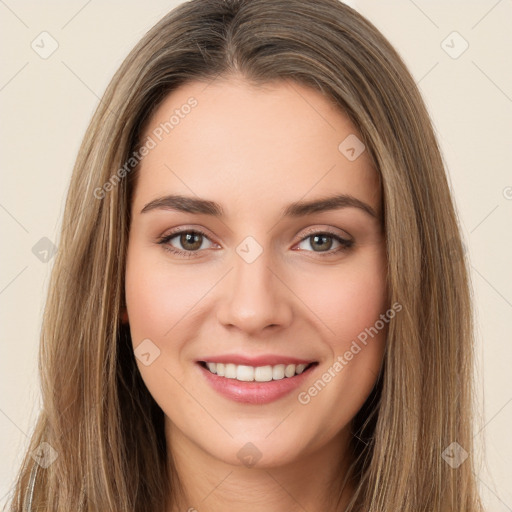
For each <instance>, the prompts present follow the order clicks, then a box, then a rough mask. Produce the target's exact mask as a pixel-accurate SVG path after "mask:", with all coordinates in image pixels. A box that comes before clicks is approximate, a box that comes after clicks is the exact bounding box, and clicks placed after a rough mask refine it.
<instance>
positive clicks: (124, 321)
mask: <svg viewBox="0 0 512 512" xmlns="http://www.w3.org/2000/svg"><path fill="white" fill-rule="evenodd" d="M128 320H129V319H128V311H127V310H126V308H122V309H121V323H122V324H127V323H128Z"/></svg>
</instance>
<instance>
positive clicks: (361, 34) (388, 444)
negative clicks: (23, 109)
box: [11, 0, 481, 512]
mask: <svg viewBox="0 0 512 512" xmlns="http://www.w3.org/2000/svg"><path fill="white" fill-rule="evenodd" d="M232 75H233V76H240V77H243V78H244V79H245V80H247V81H249V82H252V83H254V84H256V85H258V84H260V85H261V84H264V83H267V82H271V81H276V80H290V81H295V82H297V83H300V84H304V85H307V86H310V87H311V88H313V89H315V90H317V91H320V92H321V93H322V94H324V95H325V97H326V98H327V99H329V100H330V101H332V103H333V104H334V105H336V106H337V107H338V108H339V109H340V112H343V113H344V114H345V115H348V116H349V117H350V119H351V120H352V121H353V122H354V123H355V125H356V126H357V127H358V129H359V132H360V135H361V137H362V138H363V140H364V144H365V145H366V148H367V150H368V152H369V154H370V157H371V159H372V161H373V164H374V166H375V168H376V169H377V170H378V172H379V174H380V178H381V183H382V193H383V205H384V228H385V233H386V240H387V258H388V286H389V290H390V292H389V293H390V301H391V303H395V302H398V303H400V304H401V305H402V307H403V310H402V311H401V313H400V315H397V316H396V317H395V318H394V319H393V320H392V321H391V322H390V325H389V331H388V338H387V348H386V353H385V359H384V365H383V371H382V373H381V375H380V378H379V380H378V382H377V385H376V386H375V389H374V392H373V393H372V395H371V396H370V398H369V399H368V401H367V403H366V404H365V405H364V406H363V408H362V409H361V411H360V413H359V414H358V415H357V417H356V418H355V419H354V428H353V430H354V438H353V445H352V447H353V452H354V455H355V460H356V464H355V465H354V466H353V470H354V478H355V481H356V488H355V494H354V497H353V500H352V502H351V504H350V506H349V509H350V510H351V511H365V512H377V511H379V512H383V511H393V512H398V511H401V512H418V511H420V510H428V511H429V512H434V511H458V512H477V511H480V510H481V505H480V500H479V498H478V494H477V490H476V484H475V477H474V474H473V468H474V464H473V460H472V452H473V450H472V410H473V405H472V404H473V392H472V364H473V362H472V361H473V359H472V358H473V355H472V354H473V326H472V311H471V301H470V286H469V282H468V270H467V263H466V261H465V255H464V251H463V247H462V244H461V238H460V234H459V227H458V221H457V217H456V212H455V208H454V204H453V201H452V198H451V195H450V190H449V186H448V183H447V178H446V173H445V169H444V164H443V161H442V157H441V155H440V151H439V148H438V144H437V142H436V138H435V135H434V132H433V129H432V125H431V121H430V119H429V115H428V113H427V110H426V108H425V105H424V103H423V100H422V98H421V96H420V93H419V91H418V88H417V87H416V84H415V82H414V79H413V78H412V77H411V75H410V73H409V72H408V70H407V69H406V66H405V65H404V63H403V61H402V60H401V58H400V57H399V55H398V54H397V52H396V51H395V50H394V49H393V48H392V46H391V45H390V44H389V42H388V41H387V40H386V39H385V38H384V36H383V35H382V34H381V33H380V32H379V31H378V30H377V29H376V28H375V27H374V26H373V25H372V24H371V23H370V22H369V21H367V20H366V19H365V18H363V17H362V16H361V15H359V14H358V13H357V12H356V11H354V10H353V9H351V8H350V7H348V6H346V5H344V4H342V3H340V2H338V1H337V0H316V1H314V2H312V1H309V0H192V1H190V2H186V3H183V4H181V5H180V6H179V7H177V8H176V9H174V10H173V11H171V12H170V13H169V14H168V15H166V16H165V17H164V18H163V19H162V20H161V21H160V22H159V23H158V24H157V25H155V26H154V27H153V28H152V29H151V30H150V31H149V32H148V33H147V34H146V35H145V36H144V37H143V39H142V40H141V41H140V42H139V43H138V44H137V45H136V47H135V48H134V49H133V50H132V51H131V53H130V54H129V55H128V57H127V58H126V59H125V61H124V62H123V64H122V65H121V67H120V69H119V70H118V71H117V72H116V74H115V76H114V77H113V79H112V81H111V83H110V85H109V86H108V88H107V90H106V92H105V94H104V96H103V98H102V99H101V102H100V104H99V106H98V108H97V111H96V113H95V114H94V117H93V119H92V121H91V123H90V126H89V128H88V130H87V133H86V135H85V137H84V140H83V143H82V146H81V148H80V151H79V154H78V157H77V161H76V164H75V167H74V170H73V176H72V180H71V184H70V188H69V193H68V196H67V201H66V207H65V213H64V220H63V226H62V231H61V236H60V242H59V250H58V254H57V256H56V260H55V264H54V268H53V272H52V277H51V282H50V288H49V292H48V297H47V302H46V309H45V313H44V323H43V328H42V333H41V344H40V354H39V357H40V359H39V361H40V363H39V369H40V375H41V388H42V389H41V391H42V404H43V406H42V410H41V412H40V415H39V418H38V421H37V425H36V427H35V430H34V433H33V435H32V438H31V442H30V446H29V448H28V451H27V454H26V456H25V458H24V461H23V464H22V467H21V468H20V471H19V475H18V479H17V482H16V485H15V487H14V490H13V498H12V504H11V506H12V508H11V510H12V511H16V512H21V511H22V510H28V504H29V503H30V507H31V510H32V511H36V510H44V511H52V512H53V511H55V512H57V511H59V512H61V511H62V512H69V511H70V510H73V511H82V510H83V511H93V510H95V511H100V512H109V511H111V512H120V511H123V512H124V511H125V512H147V511H148V510H151V511H155V512H156V511H159V512H164V511H165V510H166V507H168V506H169V503H171V502H170V501H169V500H170V499H171V498H172V496H173V495H174V494H175V493H177V492H178V491H179V479H178V476H177V475H176V472H175V471H174V469H173V465H172V460H168V454H167V447H166V443H165V437H164V431H163V412H162V411H161V409H160V408H159V407H158V406H157V404H156V402H155V401H154V400H153V398H152V397H151V395H150V394H149V392H148V390H147V389H146V387H145V385H144V383H143V381H142V379H141V377H140V374H139V372H138V369H137V366H136V364H135V359H134V354H133V350H132V347H131V342H130V333H129V329H128V328H127V327H125V326H123V325H122V324H121V323H120V321H119V318H120V316H121V312H122V309H123V307H124V272H125V257H126V247H127V240H128V233H129V226H130V216H129V211H130V208H129V206H130V201H131V194H132V192H133V187H134V178H135V177H136V173H137V166H136V165H134V166H133V168H132V167H130V166H128V167H126V162H128V161H130V158H133V154H134V151H136V150H137V148H138V147H139V146H140V144H141V140H140V136H141V133H142V130H143V128H144V126H145V123H146V122H147V120H148V118H149V116H150V115H151V113H152V112H153V111H154V110H155V109H156V108H157V107H158V106H159V104H160V103H161V101H162V99H163V98H164V97H165V96H166V95H167V94H168V93H169V92H170V91H172V90H174V89H176V88H177V87H179V86H181V85H184V84H186V83H187V82H192V81H196V80H201V81H204V82H205V83H206V82H207V81H210V80H214V79H215V78H216V77H218V76H223V77H226V76H232ZM199 108H200V106H199ZM123 167H124V169H125V172H124V173H123V172H121V171H120V169H121V168H123ZM107 184H110V185H107ZM41 443H47V444H43V445H42V444H41ZM452 443H457V445H452ZM450 445H452V446H451V448H449V449H451V450H452V452H450V453H451V455H453V450H454V449H455V450H461V449H462V450H465V452H460V453H466V452H467V453H469V455H470V456H469V459H467V460H465V461H464V462H463V463H461V464H460V465H459V466H458V467H455V466H454V465H453V464H449V463H448V462H447V461H446V457H443V454H444V453H445V449H447V448H448V447H450ZM454 447H455V448H454ZM459 447H460V448H459ZM52 450H53V451H52ZM34 453H36V454H37V453H39V459H38V456H37V455H36V456H34ZM55 455H56V456H57V457H56V458H55ZM171 456H172V454H171ZM41 457H43V458H44V460H46V461H47V462H48V463H49V462H51V463H49V464H48V463H47V464H43V465H41V464H40V463H38V462H36V459H38V460H39V461H40V458H41ZM53 459H54V460H53ZM44 466H46V467H44Z"/></svg>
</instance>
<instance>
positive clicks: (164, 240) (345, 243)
mask: <svg viewBox="0 0 512 512" xmlns="http://www.w3.org/2000/svg"><path fill="white" fill-rule="evenodd" d="M183 233H188V234H190V233H193V234H197V235H202V236H204V237H205V238H207V239H208V240H209V237H208V235H207V234H206V233H205V232H204V231H201V230H200V229H184V230H181V231H175V232H173V233H170V234H168V235H165V236H163V237H161V238H159V239H158V242H157V243H158V244H160V245H162V246H163V248H164V250H166V251H169V252H170V253H172V254H175V255H177V256H183V257H185V258H193V257H195V256H196V254H197V253H198V252H200V251H181V250H180V249H176V248H175V247H172V246H171V245H168V243H169V242H170V241H171V240H172V239H173V238H175V237H176V236H178V235H182V234H183ZM314 235H327V236H328V237H331V238H334V239H335V240H336V241H337V242H339V243H340V244H341V247H338V248H337V249H334V250H333V249H331V250H329V251H325V252H315V251H306V252H315V254H318V255H319V256H320V257H321V258H324V257H328V256H332V255H334V254H337V253H338V252H341V251H346V250H348V249H350V248H351V247H352V246H353V245H354V242H353V240H346V239H345V238H342V237H340V236H339V235H337V234H336V233H333V232H332V231H329V230H326V231H315V230H312V231H308V232H307V233H306V236H304V237H303V238H302V239H301V240H300V241H299V244H300V243H302V242H303V241H304V240H307V239H308V238H311V237H312V236H314Z"/></svg>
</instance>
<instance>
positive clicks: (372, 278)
mask: <svg viewBox="0 0 512 512" xmlns="http://www.w3.org/2000/svg"><path fill="white" fill-rule="evenodd" d="M324 245H325V246H326V247H324ZM472 332H473V331H472V324H471V304H470V298H469V285H468V275H467V269H466V266H465V262H464V256H463V250H462V245H461V241H460V235H459V229H458V224H457V219H456V214H455V210H454V206H453V202H452V199H451V196H450V193H449V188H448V185H447V180H446V174H445V170H444V166H443V162H442V158H441V156H440V152H439V149H438V146H437V142H436V140H435V136H434V133H433V130H432V126H431V123H430V120H429V116H428V114H427V111H426V109H425V106H424V103H423V101H422V99H421V97H420V94H419V92H418V89H417V87H416V85H415V83H414V80H413V79H412V77H411V75H410V74H409V72H408V71H407V69H406V67H405V65H404V64H403V62H402V61H401V59H400V57H399V56H398V55H397V53H396V52H395V51H394V50H393V48H392V47H391V46H390V44H389V43H388V42H387V41H386V40H385V38H384V37H383V36H382V34H380V33H379V32H378V31H377V29H376V28H375V27H374V26H373V25H371V24H370V23H369V22H368V21H367V20H365V19H364V18H362V17H361V16H360V15H359V14H357V13H356V12H355V11H353V10H352V9H350V8H349V7H347V6H346V5H344V4H342V3H339V2H338V1H336V0H321V1H318V2H309V1H307V0H279V1H275V0H272V1H271V0H250V1H249V0H238V1H237V0H226V1H221V0H213V1H212V0H208V1H207V0H193V1H191V2H188V3H185V4H182V5H180V6H179V7H178V8H177V9H175V10H173V11H172V12H170V13H169V14H168V15H167V16H165V17H164V18H163V19H162V20H161V21H160V22H159V23H158V24H157V25H156V26H155V27H154V28H153V29H152V30H151V31H150V32H149V33H148V34H146V36H145V37H144V38H143V39H142V40H141V41H140V43H139V44H138V45H137V46H136V48H134V50H133V51H132V52H131V53H130V55H129V56H128V57H127V58H126V60H125V61H124V63H123V64H122V66H121V68H120V69H119V70H118V72H117V73H116V75H115V76H114V78H113V80H112V82H111V84H110V85H109V87H108V89H107V91H106V92H105V95H104V97H103V99H102V101H101V103H100V105H99V107H98V110H97V112H96V114H95V116H94V118H93V120H92V122H91V125H90V127H89V129H88V131H87V134H86V136H85V139H84V142H83V145H82V147H81V150H80V153H79V156H78V159H77V162H76V165H75V169H74V172H73V178H72V182H71V185H70V190H69V194H68V198H67V203H66V211H65V218H64V222H63V228H62V233H61V241H60V246H59V252H58V255H57V259H56V262H55V266H54V270H53V274H52V281H51V286H50V291H49V296H48V301H47V306H46V310H45V318H44V326H43V332H42V340H41V354H40V357H41V372H42V395H43V410H42V412H41V414H40V418H39V420H38V423H37V426H36V429H35V432H34V434H33V437H32V440H31V446H30V449H29V452H28V453H27V455H26V457H25V460H24V463H23V466H22V468H21V470H20V474H19V479H18V482H17V485H16V488H15V495H14V498H13V502H12V503H13V505H12V510H16V511H21V510H34V511H35V510H48V511H50V510H51V511H61V510H66V511H69V510H98V511H102V512H104V511H121V510H122V511H148V510H151V511H157V510H158V511H162V512H176V511H178V510H220V509H221V508H222V509H229V510H245V511H250V510H253V511H256V510H263V509H265V510H304V509H305V510H309V511H314V510H323V511H325V510H329V511H338V510H344V511H365V512H376V511H403V512H413V511H414V512H416V511H418V510H429V511H448V510H449V511H460V512H462V511H464V512H467V511H480V510H481V505H480V502H479V498H478V495H477V490H476V484H475V478H474V475H473V472H472V464H473V461H472V460H471V457H469V458H468V453H469V454H471V453H472V446H471V443H472V432H471V418H472V417H471V411H472V407H471V404H472V388H471V378H472V377H471V367H472V355H471V354H472V336H473V334H472Z"/></svg>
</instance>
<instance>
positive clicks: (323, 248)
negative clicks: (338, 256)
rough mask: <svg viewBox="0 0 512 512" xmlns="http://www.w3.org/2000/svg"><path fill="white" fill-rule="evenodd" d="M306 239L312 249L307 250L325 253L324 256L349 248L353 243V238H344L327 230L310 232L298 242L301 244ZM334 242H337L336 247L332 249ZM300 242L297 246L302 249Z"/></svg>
mask: <svg viewBox="0 0 512 512" xmlns="http://www.w3.org/2000/svg"><path fill="white" fill-rule="evenodd" d="M306 241H309V242H308V245H309V247H311V248H312V249H313V250H312V251H309V252H316V253H326V254H325V256H327V255H332V254H334V253H338V252H340V251H344V250H346V249H349V248H350V247H352V245H353V244H354V241H353V240H346V239H345V238H342V237H340V236H339V235H337V234H335V233H331V232H328V231H327V232H323V231H319V232H315V233H311V234H309V235H308V236H306V237H304V238H303V239H302V240H301V242H300V244H303V243H305V242H306ZM336 242H337V243H338V244H339V245H338V247H335V248H334V249H332V246H333V244H334V243H336ZM300 244H299V248H300V249H304V247H300ZM321 256H324V254H321Z"/></svg>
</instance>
